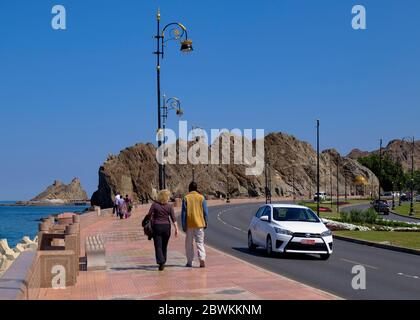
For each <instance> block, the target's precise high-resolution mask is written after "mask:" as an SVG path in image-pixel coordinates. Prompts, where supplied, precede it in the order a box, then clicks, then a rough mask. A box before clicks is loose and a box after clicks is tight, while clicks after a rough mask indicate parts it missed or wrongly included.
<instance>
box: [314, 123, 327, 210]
mask: <svg viewBox="0 0 420 320" xmlns="http://www.w3.org/2000/svg"><path fill="white" fill-rule="evenodd" d="M319 179H320V173H319V120H316V192H317V195H318V197H317V199H316V213H317V215H318V217H319V204H320V198H319V193H320V190H319V188H320V186H319V184H320V180H319ZM325 192H327V188H325Z"/></svg>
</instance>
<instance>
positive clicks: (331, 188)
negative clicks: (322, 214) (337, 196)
mask: <svg viewBox="0 0 420 320" xmlns="http://www.w3.org/2000/svg"><path fill="white" fill-rule="evenodd" d="M332 175H333V174H332V157H331V155H330V193H331V209H332V207H333V202H334V199H333V181H332Z"/></svg>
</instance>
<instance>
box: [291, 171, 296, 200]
mask: <svg viewBox="0 0 420 320" xmlns="http://www.w3.org/2000/svg"><path fill="white" fill-rule="evenodd" d="M292 188H293V203H294V202H295V201H296V188H295V167H292Z"/></svg>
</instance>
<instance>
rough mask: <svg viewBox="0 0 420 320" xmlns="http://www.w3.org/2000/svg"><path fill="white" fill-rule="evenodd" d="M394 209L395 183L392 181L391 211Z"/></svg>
mask: <svg viewBox="0 0 420 320" xmlns="http://www.w3.org/2000/svg"><path fill="white" fill-rule="evenodd" d="M394 209H395V181H392V210H394Z"/></svg>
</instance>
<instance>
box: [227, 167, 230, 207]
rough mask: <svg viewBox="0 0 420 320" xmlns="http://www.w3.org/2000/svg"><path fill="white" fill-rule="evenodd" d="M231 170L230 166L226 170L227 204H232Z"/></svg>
mask: <svg viewBox="0 0 420 320" xmlns="http://www.w3.org/2000/svg"><path fill="white" fill-rule="evenodd" d="M229 168H230V164H228V166H227V168H226V203H230V186H229Z"/></svg>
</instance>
